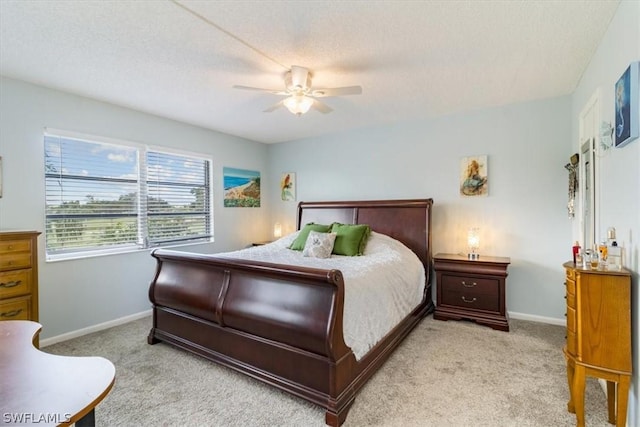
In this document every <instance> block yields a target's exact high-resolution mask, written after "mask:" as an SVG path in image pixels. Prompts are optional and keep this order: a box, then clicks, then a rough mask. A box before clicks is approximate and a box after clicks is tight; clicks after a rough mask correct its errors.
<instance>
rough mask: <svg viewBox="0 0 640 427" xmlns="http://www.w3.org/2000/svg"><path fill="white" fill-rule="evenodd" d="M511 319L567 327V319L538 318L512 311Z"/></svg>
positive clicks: (510, 313)
mask: <svg viewBox="0 0 640 427" xmlns="http://www.w3.org/2000/svg"><path fill="white" fill-rule="evenodd" d="M509 317H510V318H512V319H518V320H529V321H531V322H538V323H548V324H550V325H558V326H566V325H567V319H556V318H555V317H545V316H536V315H535V314H526V313H517V312H513V311H510V312H509Z"/></svg>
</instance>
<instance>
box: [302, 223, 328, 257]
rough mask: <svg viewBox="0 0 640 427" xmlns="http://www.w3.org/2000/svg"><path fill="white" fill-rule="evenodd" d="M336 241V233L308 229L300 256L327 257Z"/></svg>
mask: <svg viewBox="0 0 640 427" xmlns="http://www.w3.org/2000/svg"><path fill="white" fill-rule="evenodd" d="M335 241H336V233H320V232H318V231H313V230H312V231H310V232H309V236H308V237H307V242H306V243H305V244H304V249H303V250H302V256H306V257H314V258H329V257H330V256H331V251H332V250H333V244H334V243H335Z"/></svg>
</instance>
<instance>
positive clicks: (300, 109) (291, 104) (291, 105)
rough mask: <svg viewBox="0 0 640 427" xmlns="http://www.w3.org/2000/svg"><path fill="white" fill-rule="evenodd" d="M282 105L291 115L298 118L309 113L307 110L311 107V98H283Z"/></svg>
mask: <svg viewBox="0 0 640 427" xmlns="http://www.w3.org/2000/svg"><path fill="white" fill-rule="evenodd" d="M282 103H283V104H284V106H285V107H287V109H288V110H289V111H290V112H291V113H292V114H295V115H296V116H300V115H302V114H304V113H306V112H307V111H309V108H311V105H313V98H309V97H308V96H305V95H292V96H290V97H288V98H285V99H284V100H283V101H282Z"/></svg>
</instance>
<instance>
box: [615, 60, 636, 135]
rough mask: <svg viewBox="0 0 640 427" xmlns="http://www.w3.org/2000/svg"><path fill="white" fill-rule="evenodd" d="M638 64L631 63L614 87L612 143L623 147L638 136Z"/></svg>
mask: <svg viewBox="0 0 640 427" xmlns="http://www.w3.org/2000/svg"><path fill="white" fill-rule="evenodd" d="M639 75H640V62H632V63H631V64H630V65H629V67H628V68H627V69H626V70H625V72H624V73H623V74H622V76H620V78H619V79H618V81H617V82H616V85H615V114H616V120H615V127H614V132H613V135H614V143H615V146H616V147H618V148H620V147H624V146H625V145H627V144H628V143H630V142H631V141H633V140H634V139H636V138H638V136H639V135H640V132H639V131H640V129H639V128H638V120H639V117H640V111H639V110H638V97H640V91H639V90H640V89H639V87H638V86H639V83H640V77H639Z"/></svg>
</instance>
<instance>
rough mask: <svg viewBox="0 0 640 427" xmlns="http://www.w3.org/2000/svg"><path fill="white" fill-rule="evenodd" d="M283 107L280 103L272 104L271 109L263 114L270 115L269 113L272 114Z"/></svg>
mask: <svg viewBox="0 0 640 427" xmlns="http://www.w3.org/2000/svg"><path fill="white" fill-rule="evenodd" d="M283 106H284V104H283V103H282V101H280V102H278V103H276V104H273V105H272V106H271V107H269V108H267V109H266V110H264V111H263V113H271V112H273V111H275V110H277V109H278V108H280V107H283Z"/></svg>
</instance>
